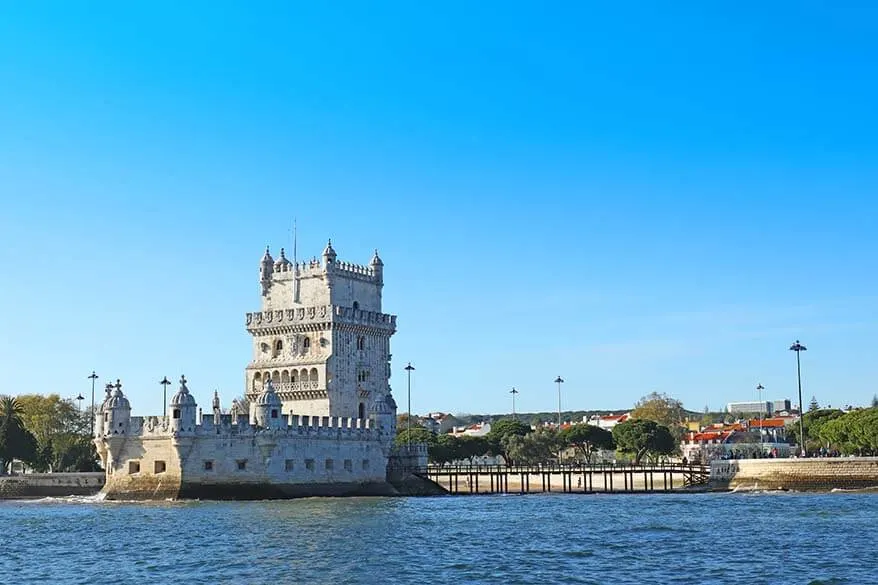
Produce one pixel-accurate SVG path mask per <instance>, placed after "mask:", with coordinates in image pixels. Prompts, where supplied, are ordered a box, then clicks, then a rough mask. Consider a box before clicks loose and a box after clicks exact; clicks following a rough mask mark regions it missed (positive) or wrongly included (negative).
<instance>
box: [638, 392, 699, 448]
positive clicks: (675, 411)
mask: <svg viewBox="0 0 878 585" xmlns="http://www.w3.org/2000/svg"><path fill="white" fill-rule="evenodd" d="M631 418H633V419H641V420H651V421H655V422H657V423H658V424H660V425H664V426H665V427H667V428H668V429H670V431H671V433H672V434H673V435H674V436H675V437H677V438H679V437H680V436H682V434H683V429H682V425H683V422H684V421H685V420H686V409H684V408H683V403H682V402H680V401H679V400H677V399H675V398H671V397H670V396H668V395H667V394H659V393H658V392H653V393H651V394H648V395H647V396H644V397H643V398H641V399H640V400H639V401H638V402H637V404H635V405H634V410H632V411H631Z"/></svg>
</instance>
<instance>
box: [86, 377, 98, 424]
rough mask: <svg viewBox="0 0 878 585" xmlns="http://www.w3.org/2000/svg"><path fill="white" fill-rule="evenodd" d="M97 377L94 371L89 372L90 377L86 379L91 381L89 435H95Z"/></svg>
mask: <svg viewBox="0 0 878 585" xmlns="http://www.w3.org/2000/svg"><path fill="white" fill-rule="evenodd" d="M98 377H99V376H98V375H97V374H95V371H94V370H92V371H91V376H89V377H88V379H89V380H91V435H92V436H94V434H95V380H97V379H98Z"/></svg>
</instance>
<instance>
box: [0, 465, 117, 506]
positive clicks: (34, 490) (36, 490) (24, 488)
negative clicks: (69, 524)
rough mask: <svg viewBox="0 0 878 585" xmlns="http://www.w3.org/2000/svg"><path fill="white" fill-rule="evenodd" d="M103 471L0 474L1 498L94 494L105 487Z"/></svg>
mask: <svg viewBox="0 0 878 585" xmlns="http://www.w3.org/2000/svg"><path fill="white" fill-rule="evenodd" d="M105 481H106V477H105V474H104V472H103V471H99V472H93V473H25V474H22V475H0V500H8V499H27V498H50V497H52V498H61V497H65V496H93V495H95V494H96V493H98V492H99V491H101V488H102V487H104V482H105Z"/></svg>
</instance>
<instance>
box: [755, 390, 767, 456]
mask: <svg viewBox="0 0 878 585" xmlns="http://www.w3.org/2000/svg"><path fill="white" fill-rule="evenodd" d="M763 390H765V386H763V385H762V384H757V385H756V392H757V394H758V395H759V454H760V455H762V434H763V429H762V409H763V408H764V407H765V404H764V403H763V402H762V391H763Z"/></svg>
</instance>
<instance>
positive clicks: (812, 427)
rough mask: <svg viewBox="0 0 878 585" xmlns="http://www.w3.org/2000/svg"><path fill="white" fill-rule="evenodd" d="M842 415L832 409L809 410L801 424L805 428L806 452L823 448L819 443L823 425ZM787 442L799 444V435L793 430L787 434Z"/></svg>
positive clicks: (840, 412)
mask: <svg viewBox="0 0 878 585" xmlns="http://www.w3.org/2000/svg"><path fill="white" fill-rule="evenodd" d="M843 415H844V413H843V412H842V411H840V410H837V409H834V408H821V409H818V410H809V411H808V412H806V413H805V414H804V416H803V417H802V424H803V426H804V428H805V447H806V449H807V450H814V449H815V448H816V449H819V448H820V447H821V446H825V445H823V444H822V443H821V439H820V430H821V428H822V427H823V425H825V424H827V423H828V422H829V421H831V420H834V419H836V418H839V417H841V416H843ZM787 441H789V442H790V444H793V445H798V444H799V434H798V433H797V432H795V430H793V432H790V433H788V434H787Z"/></svg>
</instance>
